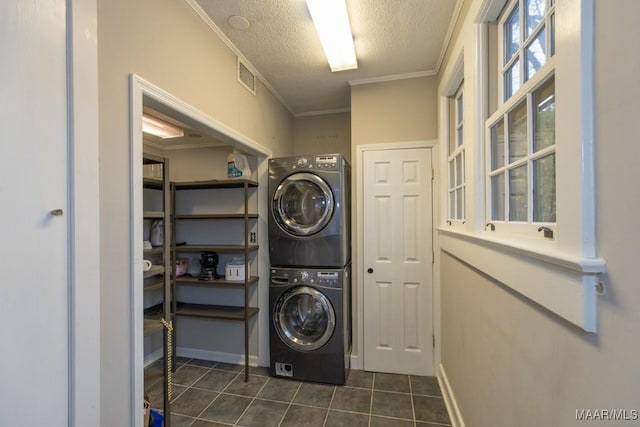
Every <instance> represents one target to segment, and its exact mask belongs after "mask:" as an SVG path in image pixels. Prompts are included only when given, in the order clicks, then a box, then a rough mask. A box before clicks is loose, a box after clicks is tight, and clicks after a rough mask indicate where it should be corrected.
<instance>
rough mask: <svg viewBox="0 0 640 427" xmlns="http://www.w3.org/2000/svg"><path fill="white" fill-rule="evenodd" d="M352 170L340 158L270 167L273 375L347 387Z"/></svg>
mask: <svg viewBox="0 0 640 427" xmlns="http://www.w3.org/2000/svg"><path fill="white" fill-rule="evenodd" d="M350 181H351V169H350V167H349V164H348V163H347V162H346V160H345V159H344V158H343V156H342V155H341V154H326V155H313V156H295V157H285V158H276V159H271V160H270V161H269V197H270V209H269V210H270V212H269V213H270V214H269V256H270V263H271V277H270V283H269V313H270V350H271V371H272V374H273V375H275V376H279V377H288V378H292V379H298V380H304V381H316V382H324V383H331V384H344V382H345V381H346V378H347V375H348V371H349V360H350V356H351V209H350V204H351V194H350V188H351V187H350V186H351V182H350Z"/></svg>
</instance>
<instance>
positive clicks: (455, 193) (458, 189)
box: [447, 85, 466, 221]
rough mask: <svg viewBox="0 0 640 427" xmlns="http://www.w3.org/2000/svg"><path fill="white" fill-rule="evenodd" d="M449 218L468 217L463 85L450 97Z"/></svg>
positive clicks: (462, 218) (460, 218) (461, 218)
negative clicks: (466, 205)
mask: <svg viewBox="0 0 640 427" xmlns="http://www.w3.org/2000/svg"><path fill="white" fill-rule="evenodd" d="M449 105H450V107H449V121H450V123H451V124H452V126H450V129H451V131H450V132H449V155H448V158H447V164H448V166H449V186H448V190H449V206H448V211H449V213H448V217H449V220H451V221H453V220H464V219H465V217H466V207H465V196H466V194H465V193H466V177H465V172H464V171H465V157H464V154H465V153H464V92H463V89H462V85H460V88H458V90H457V91H456V94H455V95H454V96H453V97H452V98H450V99H449Z"/></svg>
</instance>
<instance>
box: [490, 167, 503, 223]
mask: <svg viewBox="0 0 640 427" xmlns="http://www.w3.org/2000/svg"><path fill="white" fill-rule="evenodd" d="M491 219H492V220H495V221H504V174H503V173H501V174H500V175H496V176H492V177H491Z"/></svg>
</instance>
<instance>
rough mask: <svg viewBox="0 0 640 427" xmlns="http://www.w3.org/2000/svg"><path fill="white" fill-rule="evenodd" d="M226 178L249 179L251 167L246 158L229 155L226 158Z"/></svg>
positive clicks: (235, 154)
mask: <svg viewBox="0 0 640 427" xmlns="http://www.w3.org/2000/svg"><path fill="white" fill-rule="evenodd" d="M227 176H228V177H229V178H250V177H251V167H250V166H249V160H247V156H245V155H244V154H240V153H235V152H234V153H231V154H229V155H228V156H227Z"/></svg>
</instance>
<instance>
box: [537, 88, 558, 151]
mask: <svg viewBox="0 0 640 427" xmlns="http://www.w3.org/2000/svg"><path fill="white" fill-rule="evenodd" d="M533 108H534V109H535V113H536V114H535V116H534V118H533V119H534V121H535V124H534V129H535V133H534V136H533V151H534V152H536V151H538V150H542V149H543V148H547V147H550V146H552V145H553V144H555V143H556V97H555V85H554V79H553V77H552V78H550V79H549V80H547V81H546V82H545V83H544V84H543V85H542V86H541V87H540V88H539V89H538V90H536V91H535V92H534V93H533Z"/></svg>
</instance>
